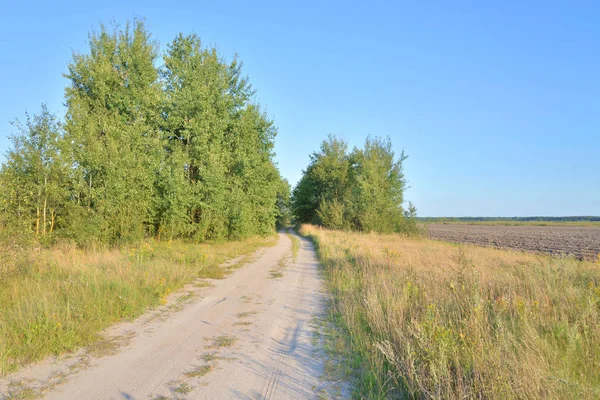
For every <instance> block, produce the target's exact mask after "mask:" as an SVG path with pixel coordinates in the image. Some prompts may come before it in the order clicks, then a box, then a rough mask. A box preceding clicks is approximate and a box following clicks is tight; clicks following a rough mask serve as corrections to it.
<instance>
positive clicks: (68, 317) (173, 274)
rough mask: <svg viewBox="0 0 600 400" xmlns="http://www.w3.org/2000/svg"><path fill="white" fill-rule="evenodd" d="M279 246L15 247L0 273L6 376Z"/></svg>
mask: <svg viewBox="0 0 600 400" xmlns="http://www.w3.org/2000/svg"><path fill="white" fill-rule="evenodd" d="M274 242H275V239H274V238H269V239H264V238H253V239H249V240H245V241H240V242H227V243H214V244H192V243H185V242H182V241H177V242H154V241H149V242H144V243H141V244H139V245H137V246H135V247H129V248H125V249H122V250H117V249H96V250H94V249H87V250H81V249H76V248H72V247H55V248H53V249H45V250H37V251H33V250H21V251H14V250H13V251H12V253H11V254H13V255H14V257H12V258H8V257H4V258H3V260H2V261H3V262H4V265H3V268H2V270H1V271H0V273H2V276H0V376H1V375H4V374H6V373H9V372H11V371H14V370H16V369H17V368H18V367H19V366H22V365H24V364H26V363H30V362H33V361H36V360H40V359H42V358H44V357H46V356H48V355H50V354H60V353H64V352H69V351H72V350H75V349H77V348H79V347H81V346H86V345H89V344H91V343H93V342H94V341H96V340H97V339H98V338H99V335H98V334H99V332H100V331H102V330H103V329H105V328H107V327H108V326H110V325H111V324H113V323H115V322H118V321H121V320H130V319H133V318H135V317H137V316H139V315H141V314H142V313H144V312H145V311H146V310H148V308H150V307H152V306H156V305H159V304H161V303H164V302H165V301H166V297H167V296H168V294H169V293H171V292H172V291H174V290H176V289H178V288H180V287H181V286H182V285H183V284H185V283H187V282H191V281H193V280H194V279H195V278H198V277H209V278H221V277H223V276H224V273H225V272H224V269H223V268H220V267H219V265H220V264H221V263H223V262H224V261H226V260H229V259H232V258H234V257H237V256H240V255H244V254H250V253H251V252H253V251H254V250H256V249H257V248H259V247H261V246H264V245H266V244H268V243H274ZM6 254H8V253H6Z"/></svg>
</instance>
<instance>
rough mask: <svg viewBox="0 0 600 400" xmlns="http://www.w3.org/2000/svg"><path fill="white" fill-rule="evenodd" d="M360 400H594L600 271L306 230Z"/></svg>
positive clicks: (599, 372) (599, 359)
mask: <svg viewBox="0 0 600 400" xmlns="http://www.w3.org/2000/svg"><path fill="white" fill-rule="evenodd" d="M302 233H303V234H305V235H310V236H311V237H312V238H313V239H314V241H315V242H316V244H317V246H318V251H319V256H320V258H321V261H322V263H323V264H324V276H325V278H326V282H327V285H328V288H329V290H330V291H331V295H332V299H333V306H332V314H331V321H332V322H335V324H336V325H337V327H338V328H339V330H340V331H342V332H346V339H345V345H344V346H342V349H343V351H344V352H345V356H346V360H347V361H346V362H347V365H348V366H350V367H351V368H352V369H353V370H354V371H356V373H357V381H356V383H357V392H358V393H357V397H363V398H396V397H400V398H404V397H408V398H502V399H504V398H598V397H600V368H598V365H600V265H598V264H596V263H592V262H581V261H577V260H575V259H572V258H551V257H546V256H536V255H528V254H523V253H517V252H510V251H503V250H496V249H489V248H479V247H474V246H457V245H451V244H447V243H442V242H434V241H430V240H424V239H407V238H404V237H401V236H398V235H376V234H360V233H346V232H336V231H327V230H322V229H316V228H314V227H311V226H304V227H303V228H302Z"/></svg>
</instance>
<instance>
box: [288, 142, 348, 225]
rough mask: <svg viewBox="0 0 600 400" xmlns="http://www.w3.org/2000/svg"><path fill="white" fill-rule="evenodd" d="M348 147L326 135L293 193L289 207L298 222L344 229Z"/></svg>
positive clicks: (311, 157)
mask: <svg viewBox="0 0 600 400" xmlns="http://www.w3.org/2000/svg"><path fill="white" fill-rule="evenodd" d="M347 151H348V145H347V143H346V142H345V141H344V140H341V139H338V138H336V137H335V136H332V135H329V136H328V138H327V140H324V141H323V142H322V143H321V148H320V151H319V152H315V153H313V154H312V155H311V156H310V164H309V166H308V167H307V169H306V170H305V171H304V174H303V176H302V179H301V180H300V182H299V183H298V185H297V186H296V188H295V189H294V194H293V198H292V204H293V206H292V207H293V209H294V214H295V216H296V218H297V220H298V222H312V223H319V224H323V225H325V226H328V227H331V228H336V229H341V228H344V227H345V225H346V224H345V220H346V217H345V213H346V212H345V206H346V205H345V201H346V199H347V191H348V179H349V173H350V163H349V159H348V154H347Z"/></svg>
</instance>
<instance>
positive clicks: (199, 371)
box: [185, 364, 214, 378]
mask: <svg viewBox="0 0 600 400" xmlns="http://www.w3.org/2000/svg"><path fill="white" fill-rule="evenodd" d="M213 367H214V366H213V365H211V364H204V365H199V366H197V367H195V368H194V369H193V370H191V371H189V372H186V374H185V376H186V377H188V378H198V377H201V376H204V375H206V374H208V373H209V372H210V371H212V370H213Z"/></svg>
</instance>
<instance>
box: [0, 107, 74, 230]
mask: <svg viewBox="0 0 600 400" xmlns="http://www.w3.org/2000/svg"><path fill="white" fill-rule="evenodd" d="M13 125H14V126H16V127H17V130H18V133H17V134H16V135H14V136H12V137H11V141H12V146H13V147H12V149H11V150H10V151H9V152H8V154H7V161H6V163H5V164H4V165H3V166H2V171H1V175H2V181H3V188H4V189H3V197H4V198H3V204H4V209H5V214H6V213H8V214H11V215H12V216H13V217H14V218H12V220H11V224H17V225H24V228H25V229H26V230H31V232H32V233H33V234H34V235H35V237H37V238H42V237H47V236H51V235H52V234H53V233H54V230H55V228H56V226H57V221H58V219H59V218H60V217H64V215H65V212H66V208H67V207H66V205H67V202H68V201H69V194H70V193H69V162H68V160H67V159H66V157H65V154H64V146H65V142H64V140H63V132H62V127H61V125H60V124H59V123H58V122H57V119H56V117H55V116H54V115H52V114H51V113H50V112H49V111H48V109H47V107H46V106H45V105H42V110H41V112H40V113H39V114H38V115H34V116H33V117H31V116H29V115H28V114H27V117H26V122H25V124H21V123H20V122H19V121H18V120H17V121H15V122H14V123H13Z"/></svg>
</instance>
